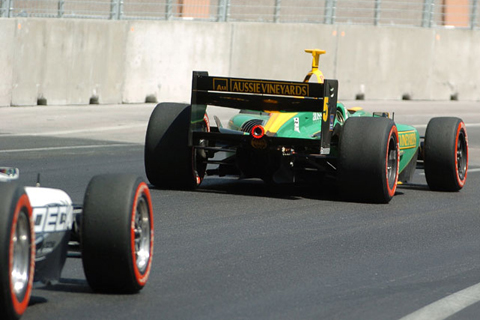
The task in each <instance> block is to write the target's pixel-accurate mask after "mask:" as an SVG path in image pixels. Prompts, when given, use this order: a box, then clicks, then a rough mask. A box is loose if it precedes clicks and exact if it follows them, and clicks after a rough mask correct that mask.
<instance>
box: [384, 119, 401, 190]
mask: <svg viewBox="0 0 480 320" xmlns="http://www.w3.org/2000/svg"><path fill="white" fill-rule="evenodd" d="M392 134H395V141H396V149H397V166H396V171H397V172H396V173H395V182H394V184H393V187H392V188H390V181H389V180H388V156H389V154H390V152H389V148H390V137H391V136H392ZM398 143H399V142H398V129H397V126H393V127H392V129H390V132H389V134H388V145H387V154H386V158H385V175H386V181H387V190H388V195H389V196H390V197H393V196H394V195H395V191H396V190H397V183H398V170H399V166H400V147H399V144H398Z"/></svg>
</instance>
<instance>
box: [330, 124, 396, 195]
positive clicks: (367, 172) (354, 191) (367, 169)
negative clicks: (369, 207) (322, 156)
mask: <svg viewBox="0 0 480 320" xmlns="http://www.w3.org/2000/svg"><path fill="white" fill-rule="evenodd" d="M339 149H340V154H339V158H338V168H337V169H338V170H337V171H338V187H339V189H340V191H341V192H342V195H343V196H345V197H346V198H347V199H348V200H354V201H360V202H373V203H388V202H389V201H390V200H391V199H392V197H393V195H394V194H395V191H396V189H397V182H398V168H399V160H400V156H399V147H398V131H397V126H396V125H395V123H394V122H393V121H392V120H390V119H388V118H374V117H371V118H370V117H369V118H366V117H365V118H364V117H362V118H360V117H358V118H353V117H352V118H348V119H347V120H346V121H345V125H344V127H343V130H342V133H341V135H340V139H339Z"/></svg>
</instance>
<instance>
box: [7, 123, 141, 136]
mask: <svg viewBox="0 0 480 320" xmlns="http://www.w3.org/2000/svg"><path fill="white" fill-rule="evenodd" d="M134 128H146V125H145V124H132V125H126V126H116V127H97V128H89V129H77V130H64V131H50V132H41V133H38V132H30V133H28V132H24V133H12V134H8V133H7V134H0V136H6V137H24V136H34V137H35V136H59V135H68V134H76V133H90V132H107V131H115V130H124V129H134Z"/></svg>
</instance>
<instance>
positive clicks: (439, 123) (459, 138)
mask: <svg viewBox="0 0 480 320" xmlns="http://www.w3.org/2000/svg"><path fill="white" fill-rule="evenodd" d="M424 166H425V178H426V180H427V184H428V186H429V187H430V189H431V190H435V191H459V190H460V189H462V188H463V186H464V185H465V182H466V180H467V170H468V138H467V130H466V128H465V123H464V122H463V121H462V120H461V119H459V118H454V117H439V118H432V119H431V120H430V121H429V122H428V125H427V130H426V131H425V144H424Z"/></svg>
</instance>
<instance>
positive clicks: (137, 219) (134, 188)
mask: <svg viewBox="0 0 480 320" xmlns="http://www.w3.org/2000/svg"><path fill="white" fill-rule="evenodd" d="M153 229H154V228H153V210H152V203H151V198H150V191H149V189H148V186H147V184H146V183H145V182H144V181H143V180H142V179H141V178H139V177H137V176H135V175H128V174H122V175H100V176H96V177H94V178H93V179H92V180H91V181H90V183H89V185H88V187H87V191H86V193H85V199H84V208H83V216H82V223H81V234H80V239H81V250H82V262H83V269H84V272H85V276H86V278H87V281H88V284H89V285H90V287H91V288H92V289H93V290H94V291H96V292H107V293H136V292H138V291H140V290H141V289H142V288H143V287H144V286H145V284H146V283H147V280H148V277H149V274H150V269H151V266H152V257H153V240H154V239H153V236H154V232H153Z"/></svg>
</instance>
